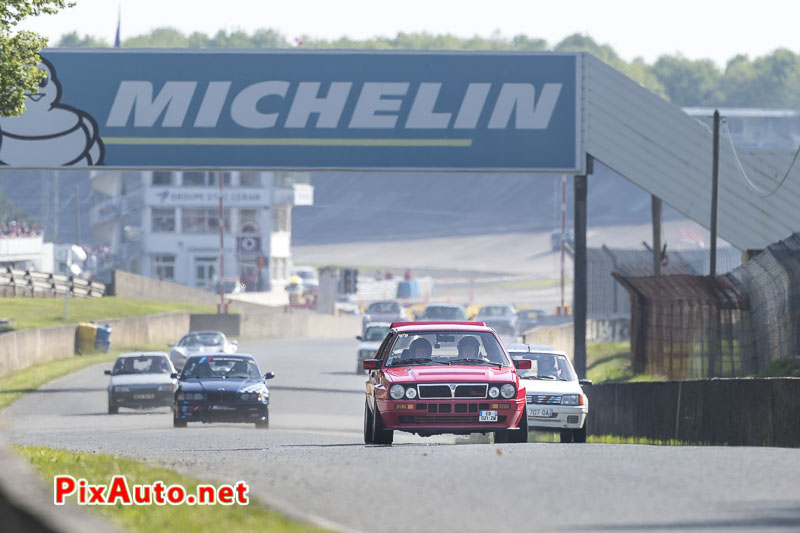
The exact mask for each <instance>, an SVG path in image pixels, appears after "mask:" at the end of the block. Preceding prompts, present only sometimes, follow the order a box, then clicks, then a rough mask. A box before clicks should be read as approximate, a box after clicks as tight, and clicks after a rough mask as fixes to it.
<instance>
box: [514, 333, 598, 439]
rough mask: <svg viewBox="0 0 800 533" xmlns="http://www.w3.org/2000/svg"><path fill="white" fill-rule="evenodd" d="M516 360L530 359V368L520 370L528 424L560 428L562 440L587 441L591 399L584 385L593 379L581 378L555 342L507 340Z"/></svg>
mask: <svg viewBox="0 0 800 533" xmlns="http://www.w3.org/2000/svg"><path fill="white" fill-rule="evenodd" d="M506 349H507V350H508V353H509V355H511V358H512V359H514V360H519V359H530V360H531V361H532V365H531V369H530V370H517V375H519V378H520V379H519V381H520V386H521V387H523V386H524V387H525V391H526V393H525V395H526V400H527V402H526V405H527V412H528V428H529V429H531V430H540V431H558V432H559V433H560V434H561V442H586V418H587V417H588V416H589V400H588V398H587V397H586V394H584V392H583V389H582V388H581V385H591V384H592V381H591V380H589V379H578V376H577V374H576V373H575V369H574V368H573V367H572V363H570V361H569V358H568V357H567V355H566V354H565V353H564V352H561V351H558V350H555V349H554V348H553V347H552V346H542V345H536V344H507V345H506Z"/></svg>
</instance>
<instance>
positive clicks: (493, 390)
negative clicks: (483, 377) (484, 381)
mask: <svg viewBox="0 0 800 533" xmlns="http://www.w3.org/2000/svg"><path fill="white" fill-rule="evenodd" d="M498 396H500V389H498V388H497V387H491V388H490V389H489V398H497V397H498Z"/></svg>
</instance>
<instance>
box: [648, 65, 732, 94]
mask: <svg viewBox="0 0 800 533" xmlns="http://www.w3.org/2000/svg"><path fill="white" fill-rule="evenodd" d="M653 72H654V73H655V75H656V77H657V78H658V79H659V80H660V82H661V83H662V85H663V86H664V88H665V89H666V93H667V96H668V97H669V99H670V100H671V101H672V102H673V103H675V104H677V105H681V106H703V105H709V104H711V105H719V104H720V103H721V102H722V101H723V94H722V92H721V91H720V80H721V78H722V74H721V73H720V71H719V69H718V68H717V66H716V65H715V64H714V62H713V61H711V60H709V59H701V60H698V61H692V60H690V59H686V58H685V57H681V56H661V57H659V58H658V60H657V61H656V63H655V65H653Z"/></svg>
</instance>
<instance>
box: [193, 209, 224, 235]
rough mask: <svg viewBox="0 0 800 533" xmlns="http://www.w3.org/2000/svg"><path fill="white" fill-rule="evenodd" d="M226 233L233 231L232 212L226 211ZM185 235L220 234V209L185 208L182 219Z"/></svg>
mask: <svg viewBox="0 0 800 533" xmlns="http://www.w3.org/2000/svg"><path fill="white" fill-rule="evenodd" d="M222 216H223V218H224V219H225V231H227V232H229V231H230V230H231V210H230V209H224V210H223V211H222ZM181 225H182V229H183V233H218V232H219V209H203V208H188V207H185V208H183V216H182V217H181Z"/></svg>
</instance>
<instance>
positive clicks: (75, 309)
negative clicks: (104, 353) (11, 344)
mask: <svg viewBox="0 0 800 533" xmlns="http://www.w3.org/2000/svg"><path fill="white" fill-rule="evenodd" d="M177 311H185V312H189V313H216V309H215V308H214V307H213V306H210V305H196V304H189V303H182V302H151V301H147V300H132V299H128V298H119V297H117V296H106V297H103V298H70V300H69V320H64V299H63V298H0V317H4V318H9V319H10V320H12V321H13V322H14V326H13V327H14V329H27V328H46V327H51V326H64V325H67V324H77V323H79V322H91V321H95V320H100V321H102V320H106V319H109V318H123V317H130V316H142V315H158V314H162V313H172V312H177Z"/></svg>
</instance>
